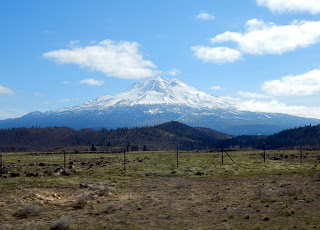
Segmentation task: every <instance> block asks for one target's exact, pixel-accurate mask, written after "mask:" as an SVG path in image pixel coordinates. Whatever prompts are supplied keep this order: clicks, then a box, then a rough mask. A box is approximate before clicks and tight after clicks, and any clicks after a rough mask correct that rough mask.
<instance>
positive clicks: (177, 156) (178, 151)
mask: <svg viewBox="0 0 320 230" xmlns="http://www.w3.org/2000/svg"><path fill="white" fill-rule="evenodd" d="M177 168H179V148H178V147H177Z"/></svg>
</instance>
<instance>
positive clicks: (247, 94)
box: [237, 91, 270, 99]
mask: <svg viewBox="0 0 320 230" xmlns="http://www.w3.org/2000/svg"><path fill="white" fill-rule="evenodd" d="M237 94H238V95H239V96H241V97H245V98H255V99H258V98H270V96H268V95H264V94H260V93H251V92H244V91H238V92H237Z"/></svg>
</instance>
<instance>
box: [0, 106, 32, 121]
mask: <svg viewBox="0 0 320 230" xmlns="http://www.w3.org/2000/svg"><path fill="white" fill-rule="evenodd" d="M26 113H27V112H26V111H22V110H17V109H9V108H7V109H6V108H1V110H0V120H4V119H8V118H17V117H22V116H23V115H25V114H26Z"/></svg>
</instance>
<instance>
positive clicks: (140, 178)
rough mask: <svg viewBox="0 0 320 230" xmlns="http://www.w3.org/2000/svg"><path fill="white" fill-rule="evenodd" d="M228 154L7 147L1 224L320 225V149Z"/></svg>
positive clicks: (1, 188) (0, 188)
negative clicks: (64, 152) (16, 150)
mask: <svg viewBox="0 0 320 230" xmlns="http://www.w3.org/2000/svg"><path fill="white" fill-rule="evenodd" d="M228 153H229V155H230V157H231V158H232V159H233V160H234V162H235V163H233V162H232V161H231V159H230V158H229V157H228V156H227V155H226V154H224V165H222V164H221V154H217V153H207V152H179V168H177V158H176V152H175V151H172V152H134V153H133V152H129V153H127V154H126V160H127V161H126V165H125V166H126V167H124V164H123V161H124V155H123V153H117V154H67V155H66V166H67V168H68V173H67V175H63V174H64V173H63V171H62V170H61V168H63V167H64V156H63V155H62V154H39V153H6V154H4V155H3V166H4V168H3V169H2V174H1V177H0V229H319V228H320V219H319V216H320V152H317V151H309V152H306V151H304V152H303V158H302V162H300V152H299V151H268V152H267V159H266V162H263V157H262V155H261V153H262V151H247V152H244V151H243V152H228ZM69 167H70V169H69Z"/></svg>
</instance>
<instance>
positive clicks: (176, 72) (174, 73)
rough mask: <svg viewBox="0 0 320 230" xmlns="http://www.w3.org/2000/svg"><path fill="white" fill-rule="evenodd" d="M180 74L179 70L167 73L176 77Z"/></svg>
mask: <svg viewBox="0 0 320 230" xmlns="http://www.w3.org/2000/svg"><path fill="white" fill-rule="evenodd" d="M180 73H181V71H180V70H179V69H172V70H170V71H169V72H168V74H169V75H170V76H176V75H179V74H180Z"/></svg>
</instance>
